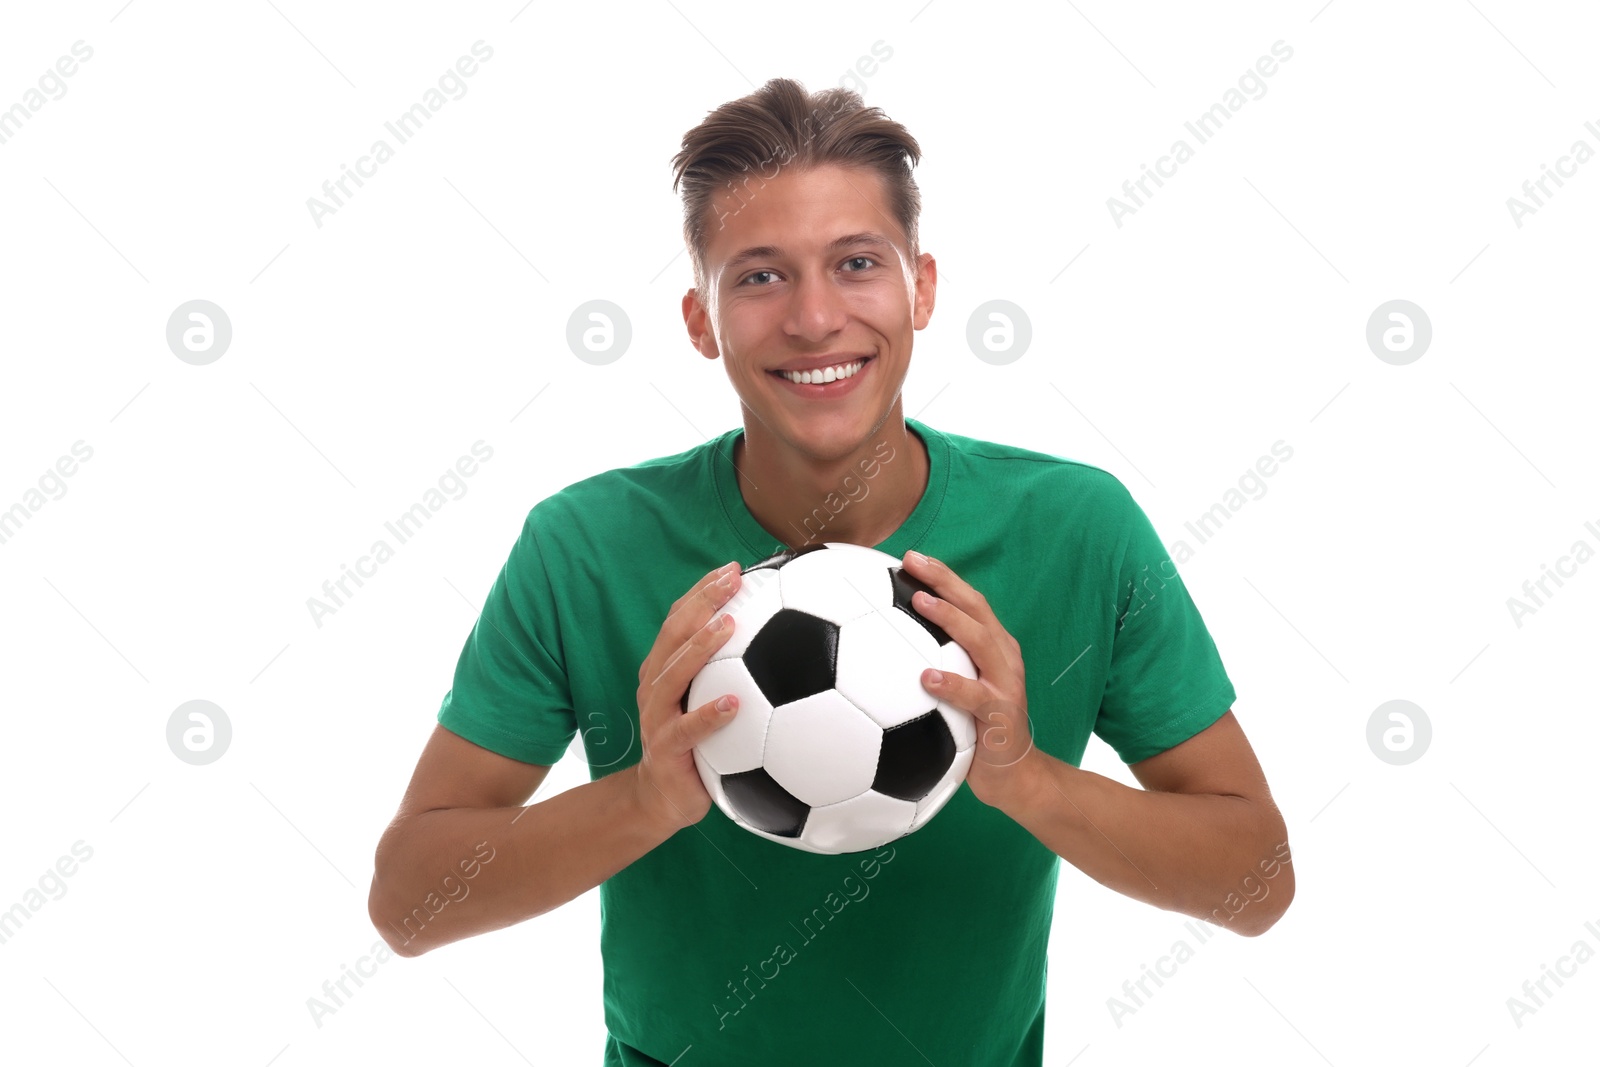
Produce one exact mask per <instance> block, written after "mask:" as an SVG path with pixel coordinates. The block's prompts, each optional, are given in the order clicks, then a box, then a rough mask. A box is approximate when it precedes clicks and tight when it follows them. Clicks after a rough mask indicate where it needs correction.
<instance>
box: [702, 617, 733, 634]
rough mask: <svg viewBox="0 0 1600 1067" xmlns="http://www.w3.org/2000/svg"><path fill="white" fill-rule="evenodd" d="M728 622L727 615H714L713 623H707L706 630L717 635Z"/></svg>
mask: <svg viewBox="0 0 1600 1067" xmlns="http://www.w3.org/2000/svg"><path fill="white" fill-rule="evenodd" d="M727 620H728V616H727V615H713V616H712V617H711V621H710V622H708V623H706V630H707V631H708V632H710V633H716V632H717V631H718V630H720V629H722V627H723V624H724V623H725V622H727Z"/></svg>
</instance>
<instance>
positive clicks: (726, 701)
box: [717, 696, 736, 712]
mask: <svg viewBox="0 0 1600 1067" xmlns="http://www.w3.org/2000/svg"><path fill="white" fill-rule="evenodd" d="M735 703H736V702H735V700H734V698H733V697H731V696H728V697H723V698H722V699H721V700H719V701H717V710H718V711H721V712H729V711H732V710H733V705H734V704H735Z"/></svg>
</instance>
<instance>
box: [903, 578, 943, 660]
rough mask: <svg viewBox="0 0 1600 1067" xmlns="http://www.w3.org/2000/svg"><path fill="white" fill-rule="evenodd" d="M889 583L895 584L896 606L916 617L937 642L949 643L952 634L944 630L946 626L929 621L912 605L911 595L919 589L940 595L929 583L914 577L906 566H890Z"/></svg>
mask: <svg viewBox="0 0 1600 1067" xmlns="http://www.w3.org/2000/svg"><path fill="white" fill-rule="evenodd" d="M889 583H890V584H891V585H892V586H894V606H895V607H897V608H899V609H900V610H901V611H903V612H905V613H906V614H907V615H909V616H911V617H912V618H913V619H915V620H916V621H917V625H918V626H920V627H922V628H923V629H924V630H926V631H928V633H929V635H930V636H932V637H933V640H934V641H935V643H937V644H939V645H945V644H948V643H949V641H950V635H949V634H947V633H945V632H944V628H943V627H942V626H940V625H939V624H938V623H935V622H929V621H928V620H927V619H924V618H923V617H922V614H921V613H920V612H918V611H917V609H916V608H914V607H912V606H911V596H912V594H913V593H915V592H916V591H917V590H919V589H920V590H922V591H923V592H924V593H927V594H928V595H929V596H937V595H938V594H937V593H935V592H934V591H933V589H932V588H931V587H930V586H929V585H928V583H927V582H924V581H921V580H920V579H917V578H913V577H912V576H911V575H909V574H907V573H906V570H905V568H904V567H891V568H889Z"/></svg>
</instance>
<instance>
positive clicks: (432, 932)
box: [368, 767, 670, 956]
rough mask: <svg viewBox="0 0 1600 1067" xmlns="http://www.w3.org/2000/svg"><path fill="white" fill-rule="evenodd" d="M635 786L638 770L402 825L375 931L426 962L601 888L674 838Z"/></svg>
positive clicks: (383, 854)
mask: <svg viewBox="0 0 1600 1067" xmlns="http://www.w3.org/2000/svg"><path fill="white" fill-rule="evenodd" d="M634 779H635V774H634V768H632V767H630V768H627V769H626V770H622V771H618V772H616V773H614V774H609V775H607V776H605V777H604V778H600V779H598V780H596V781H593V782H586V783H584V784H583V785H580V786H577V787H575V788H573V789H569V790H567V791H566V792H563V793H557V794H556V795H555V796H553V797H550V798H549V799H548V800H542V801H540V802H539V803H537V804H531V805H528V806H526V807H505V808H441V809H437V810H434V811H425V812H420V813H418V814H416V815H412V816H410V817H408V818H406V819H403V820H400V821H397V822H396V823H394V824H393V825H391V826H390V827H389V829H388V830H387V831H386V832H385V833H384V835H383V838H382V840H381V841H380V842H379V843H378V850H377V859H376V862H375V864H374V867H375V869H374V872H373V878H372V890H371V894H370V896H369V899H368V912H369V914H370V915H371V918H372V921H373V924H374V925H375V926H376V927H377V929H378V932H379V933H380V934H381V935H382V936H383V939H384V941H386V942H387V943H388V944H389V946H390V947H391V948H393V949H394V950H395V951H396V952H397V953H398V954H400V955H402V956H418V955H421V954H422V953H424V952H427V951H428V950H430V949H434V948H438V947H439V946H440V945H445V944H449V943H450V942H452V941H458V940H460V939H462V938H464V937H472V936H474V935H476V934H481V933H486V932H488V931H490V930H498V929H500V928H502V927H506V926H511V925H513V924H515V923H519V922H522V921H523V920H524V919H531V918H533V917H535V916H537V915H542V914H544V913H545V912H547V911H550V910H551V909H553V908H557V907H559V906H561V905H562V904H565V903H566V902H567V901H569V900H572V899H573V898H574V897H577V896H579V895H581V894H583V893H584V892H586V891H588V890H590V889H592V888H594V887H595V886H597V885H599V884H600V883H601V882H603V881H605V880H606V879H607V878H610V877H611V876H612V875H613V874H616V873H617V872H618V871H620V870H622V869H623V868H624V867H626V866H628V865H629V864H630V863H632V862H633V861H634V860H636V859H638V858H639V857H640V856H643V855H644V854H645V853H647V852H649V851H650V850H651V849H653V848H654V847H655V846H656V845H658V844H660V843H661V842H662V841H664V840H666V838H667V837H668V836H670V834H669V833H668V832H666V831H665V830H663V829H662V828H660V827H659V826H658V825H657V824H656V823H655V822H653V821H651V820H650V819H648V818H647V817H646V815H645V813H644V810H643V808H642V807H641V805H640V804H639V801H638V792H637V788H636V785H635V782H634ZM485 856H488V857H489V858H488V859H485V858H484V857H485Z"/></svg>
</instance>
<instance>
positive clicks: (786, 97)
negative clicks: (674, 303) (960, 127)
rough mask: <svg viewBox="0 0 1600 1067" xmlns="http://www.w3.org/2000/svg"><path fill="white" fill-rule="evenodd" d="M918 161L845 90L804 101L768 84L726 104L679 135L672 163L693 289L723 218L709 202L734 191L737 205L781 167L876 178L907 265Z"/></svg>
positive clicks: (798, 91)
mask: <svg viewBox="0 0 1600 1067" xmlns="http://www.w3.org/2000/svg"><path fill="white" fill-rule="evenodd" d="M921 157H922V149H921V147H920V146H918V144H917V142H916V139H915V138H914V137H912V136H911V134H910V133H909V132H908V131H907V130H906V128H905V127H904V126H902V125H900V124H899V123H898V122H895V121H894V120H893V119H891V118H889V116H887V115H885V114H884V113H883V110H882V109H881V108H876V107H867V106H866V105H865V104H864V103H863V102H862V100H861V94H860V93H858V92H856V91H855V90H853V89H845V88H842V87H839V88H831V89H823V90H820V91H818V92H814V93H808V92H806V90H805V88H804V87H803V86H802V85H801V84H800V83H799V82H797V81H794V80H793V79H790V78H773V79H772V80H771V81H769V82H767V84H765V85H763V86H762V87H761V88H759V89H757V90H756V91H755V92H753V93H751V94H749V95H748V96H744V97H740V98H739V99H737V100H730V101H728V102H727V103H726V104H723V105H722V106H721V107H719V108H717V109H716V110H715V111H712V112H710V113H709V114H707V115H706V117H705V119H704V120H703V121H702V122H701V123H700V125H698V126H696V127H695V128H694V129H692V130H690V131H689V132H688V133H686V134H684V135H683V147H682V148H681V149H680V150H679V152H678V154H677V155H675V156H674V157H673V159H672V168H673V171H674V172H675V174H674V178H673V182H672V188H673V191H674V192H677V191H678V190H679V187H680V186H681V187H682V196H683V239H684V243H685V244H686V245H687V246H688V248H689V251H690V255H691V258H692V259H693V261H694V281H695V287H696V288H698V289H699V290H701V292H702V293H703V292H704V290H705V281H706V279H705V255H706V245H707V243H708V241H709V233H710V232H711V230H712V229H713V227H714V226H715V227H718V228H720V226H721V223H722V219H723V218H725V217H726V215H721V216H716V217H715V218H710V217H708V216H711V215H713V213H714V211H715V209H714V208H713V207H712V204H711V198H712V196H714V195H715V194H716V193H718V192H719V191H721V190H722V189H724V188H727V189H733V188H735V186H736V185H738V186H740V187H741V189H740V190H738V192H739V195H740V196H741V197H744V196H745V195H746V193H745V192H744V190H745V189H748V187H749V186H750V184H751V183H752V182H755V183H757V186H756V190H755V192H758V191H759V188H760V183H761V182H762V181H763V180H766V179H771V178H774V177H776V176H777V174H778V171H779V169H780V168H782V167H786V166H794V167H797V168H801V169H803V168H806V167H812V166H818V165H822V164H829V163H831V164H837V165H839V166H846V167H861V168H863V169H867V170H872V171H875V172H876V173H878V174H879V175H881V176H882V178H883V182H884V189H885V191H886V193H887V195H888V198H889V211H890V214H891V215H892V217H893V218H894V220H895V222H897V223H898V224H899V226H900V229H901V230H902V231H903V232H904V233H905V236H906V241H907V245H908V248H909V250H910V253H911V258H912V259H913V260H915V259H916V257H917V255H918V250H917V216H918V215H919V214H920V213H921V210H922V196H921V194H920V193H919V192H918V191H917V183H916V181H915V180H914V179H913V178H912V177H911V168H912V167H913V166H914V165H915V164H916V163H917V161H918V160H919V159H921ZM751 195H753V193H752V194H751ZM736 211H737V209H735V212H729V213H728V214H733V213H736Z"/></svg>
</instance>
